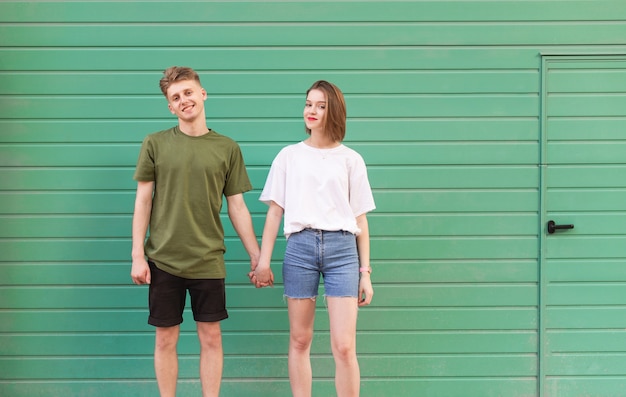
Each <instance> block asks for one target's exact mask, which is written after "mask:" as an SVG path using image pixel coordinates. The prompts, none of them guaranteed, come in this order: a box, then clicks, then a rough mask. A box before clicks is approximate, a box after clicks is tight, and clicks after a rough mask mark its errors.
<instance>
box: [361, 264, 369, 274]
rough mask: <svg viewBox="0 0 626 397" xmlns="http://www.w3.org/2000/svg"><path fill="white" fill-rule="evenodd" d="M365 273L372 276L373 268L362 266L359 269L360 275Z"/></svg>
mask: <svg viewBox="0 0 626 397" xmlns="http://www.w3.org/2000/svg"><path fill="white" fill-rule="evenodd" d="M365 272H368V273H369V274H372V268H371V267H369V266H362V267H360V268H359V273H365Z"/></svg>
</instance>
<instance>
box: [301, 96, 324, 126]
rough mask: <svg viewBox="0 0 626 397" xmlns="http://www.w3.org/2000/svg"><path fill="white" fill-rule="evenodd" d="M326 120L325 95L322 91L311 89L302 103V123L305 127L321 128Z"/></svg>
mask: <svg viewBox="0 0 626 397" xmlns="http://www.w3.org/2000/svg"><path fill="white" fill-rule="evenodd" d="M325 120H326V95H325V94H324V92H323V91H320V90H317V89H312V90H311V91H309V93H308V95H307V96H306V102H305V104H304V123H305V124H306V128H308V129H310V130H311V131H313V130H322V129H323V128H324V122H325Z"/></svg>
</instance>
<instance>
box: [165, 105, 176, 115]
mask: <svg viewBox="0 0 626 397" xmlns="http://www.w3.org/2000/svg"><path fill="white" fill-rule="evenodd" d="M167 108H168V109H169V110H170V113H172V114H176V112H175V111H174V109H172V105H170V104H169V103H168V104H167Z"/></svg>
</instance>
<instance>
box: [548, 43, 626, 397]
mask: <svg viewBox="0 0 626 397" xmlns="http://www.w3.org/2000/svg"><path fill="white" fill-rule="evenodd" d="M539 56H540V58H541V65H540V70H539V73H540V78H541V81H540V86H539V87H540V88H539V89H540V92H539V104H540V105H539V106H540V109H539V154H538V158H539V225H538V231H537V233H538V236H539V241H538V246H539V255H538V280H539V286H538V289H537V290H538V294H539V296H538V299H537V302H538V308H537V309H538V346H537V367H538V372H539V373H538V377H539V378H538V379H537V388H538V390H537V395H538V396H539V397H543V396H544V395H545V382H544V380H545V377H546V364H545V360H546V352H547V351H548V349H547V346H546V344H547V337H546V336H547V335H546V328H545V324H546V306H547V305H546V303H545V297H546V296H547V279H546V274H545V272H544V263H545V258H546V252H545V248H546V245H547V241H546V239H547V235H548V234H547V232H546V222H547V221H548V219H547V216H546V192H547V187H548V186H547V181H546V171H547V166H548V158H547V147H548V131H547V128H548V127H547V126H548V123H547V121H548V108H547V102H548V101H547V95H548V90H547V86H548V85H547V77H548V69H549V64H550V63H551V62H555V61H558V62H561V61H565V62H567V61H584V60H590V61H594V60H610V59H614V58H615V57H620V58H624V57H625V56H626V54H624V53H623V52H615V53H613V52H577V53H565V52H563V53H559V52H540V53H539Z"/></svg>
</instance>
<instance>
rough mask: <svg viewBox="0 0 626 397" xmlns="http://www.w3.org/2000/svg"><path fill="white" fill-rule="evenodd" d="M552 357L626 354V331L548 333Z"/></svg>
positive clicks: (561, 331) (558, 331) (560, 331)
mask: <svg viewBox="0 0 626 397" xmlns="http://www.w3.org/2000/svg"><path fill="white" fill-rule="evenodd" d="M547 343H548V344H549V345H550V351H551V352H552V353H551V354H552V355H560V354H567V353H588V354H590V355H593V354H594V353H596V354H597V353H600V352H603V353H617V352H626V330H623V329H621V330H620V329H607V330H553V331H548V332H547Z"/></svg>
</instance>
